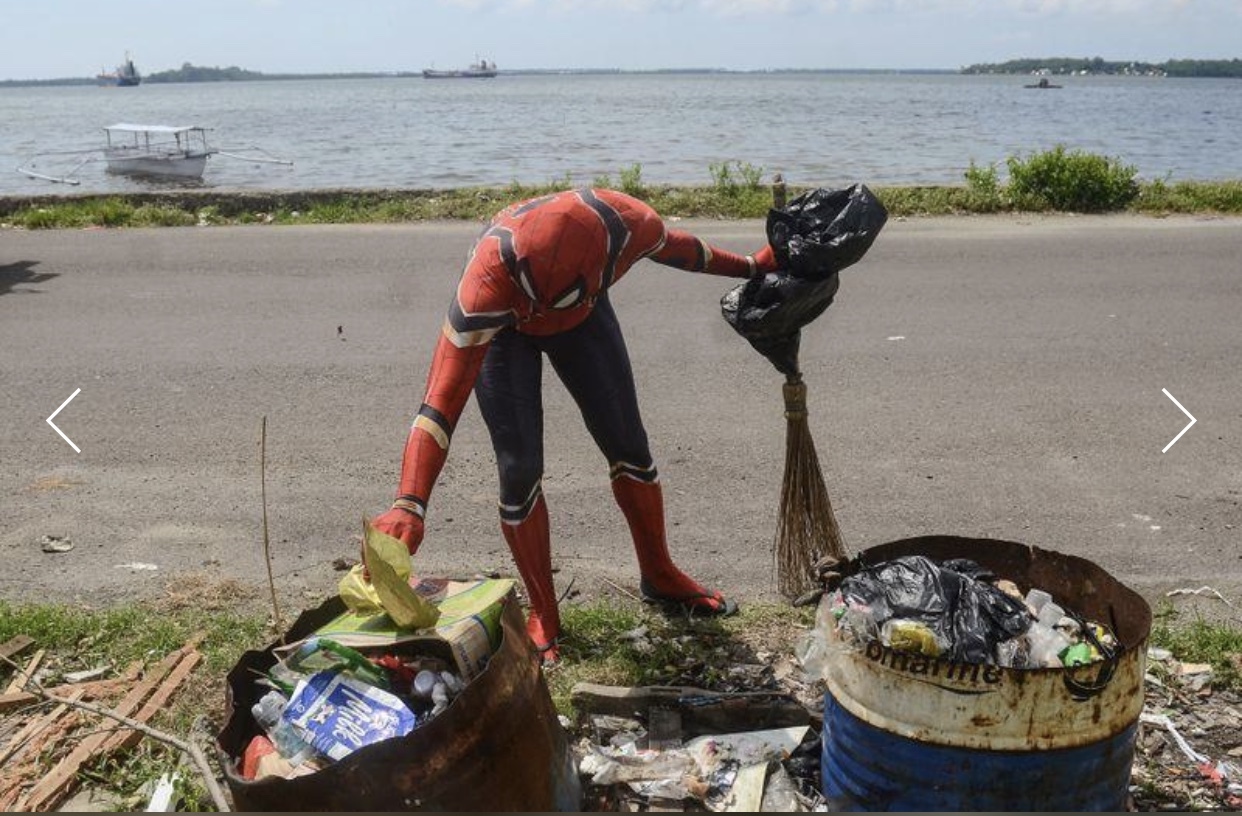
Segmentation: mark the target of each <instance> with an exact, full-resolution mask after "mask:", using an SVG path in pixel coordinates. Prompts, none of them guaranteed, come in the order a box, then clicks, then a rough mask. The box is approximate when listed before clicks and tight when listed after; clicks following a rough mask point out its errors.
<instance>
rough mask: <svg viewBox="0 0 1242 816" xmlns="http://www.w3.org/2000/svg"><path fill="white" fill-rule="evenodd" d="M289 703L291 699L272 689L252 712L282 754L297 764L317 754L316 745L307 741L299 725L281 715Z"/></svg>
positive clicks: (252, 707)
mask: <svg viewBox="0 0 1242 816" xmlns="http://www.w3.org/2000/svg"><path fill="white" fill-rule="evenodd" d="M288 704H289V701H288V700H286V699H285V698H284V695H282V694H281V693H280V692H279V691H276V690H272V691H269V692H268V693H267V694H264V695H263V696H262V697H260V698H259V702H257V703H255V704H254V705H253V706H251V707H250V713H251V714H253V715H254V719H255V722H257V723H258V724H259V725H260V726H261V727H262V728H263V730H264V732H266V733H267V738H268V739H270V740H271V741H272V744H273V745H275V746H276V750H277V751H279V752H280V755H281V756H283V757H284V758H285V759H287V760H289V764H290V765H294V766H297V765H301V764H302V763H303V762H305V761H306V760H308V759H310V758H311V757H312V756H314V755H315V747H314V746H313V745H311V744H310V743H309V742H307V741H306V738H305V737H303V736H302V733H301V732H300V731H299V730H298V728H297V726H295V725H293V724H292V723H290V722H289V721H288V720H286V719H285V718H284V717H282V716H281V714H283V713H284V710H285V706H287V705H288Z"/></svg>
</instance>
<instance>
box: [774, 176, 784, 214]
mask: <svg viewBox="0 0 1242 816" xmlns="http://www.w3.org/2000/svg"><path fill="white" fill-rule="evenodd" d="M772 206H773V208H775V209H778V210H783V209H785V177H784V176H782V175H781V174H780V173H777V174H776V175H775V176H773V177H772Z"/></svg>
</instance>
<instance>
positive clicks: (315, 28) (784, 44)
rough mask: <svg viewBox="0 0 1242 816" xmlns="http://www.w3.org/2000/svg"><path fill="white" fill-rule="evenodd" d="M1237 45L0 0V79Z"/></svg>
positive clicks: (576, 13) (1159, 22)
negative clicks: (126, 65) (191, 69)
mask: <svg viewBox="0 0 1242 816" xmlns="http://www.w3.org/2000/svg"><path fill="white" fill-rule="evenodd" d="M127 52H128V53H129V54H130V55H131V56H132V57H133V59H134V62H135V63H136V64H137V66H138V69H139V71H141V72H142V73H152V72H156V71H165V70H170V69H173V68H178V67H180V66H181V65H182V64H183V63H186V62H189V63H192V64H194V65H200V66H212V67H222V68H223V67H228V66H238V67H240V68H245V69H248V70H252V71H261V72H264V73H352V72H396V71H418V70H421V69H423V68H427V67H436V68H456V67H464V66H465V65H466V64H468V63H470V62H472V61H474V60H475V59H476V58H478V57H481V58H485V59H488V60H490V61H493V62H496V63H497V64H498V65H499V66H500V68H501V70H504V69H531V68H548V69H558V68H561V69H565V68H594V69H622V70H654V69H668V68H724V69H732V70H763V69H781V68H793V69H906V70H910V69H949V70H954V69H957V68H960V67H962V66H965V65H970V64H973V63H979V62H1003V61H1005V60H1008V59H1015V58H1019V57H1056V56H1068V57H1096V56H1098V57H1102V58H1104V59H1106V60H1138V61H1145V62H1163V61H1165V60H1168V59H1182V58H1188V59H1232V58H1234V57H1242V0H348V1H347V0H211V1H210V2H205V3H203V2H199V3H184V2H169V0H158V2H157V0H108V2H98V0H0V79H53V78H61V77H85V76H93V75H94V74H95V73H98V72H99V71H100V69H101V68H107V69H109V70H111V69H112V68H113V67H114V66H115V65H116V63H118V62H120V61H121V60H122V58H123V57H124V56H125V54H126V53H127Z"/></svg>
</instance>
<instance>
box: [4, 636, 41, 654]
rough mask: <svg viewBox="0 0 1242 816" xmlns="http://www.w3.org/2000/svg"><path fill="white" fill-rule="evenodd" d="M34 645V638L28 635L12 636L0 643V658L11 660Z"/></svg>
mask: <svg viewBox="0 0 1242 816" xmlns="http://www.w3.org/2000/svg"><path fill="white" fill-rule="evenodd" d="M32 643H34V638H32V637H31V636H30V635H14V636H13V637H11V638H9V639H8V640H6V641H5V642H4V643H0V658H12V657H16V656H17V655H19V654H21V653H22V652H24V651H25V650H26V649H28V648H29V647H30V644H32Z"/></svg>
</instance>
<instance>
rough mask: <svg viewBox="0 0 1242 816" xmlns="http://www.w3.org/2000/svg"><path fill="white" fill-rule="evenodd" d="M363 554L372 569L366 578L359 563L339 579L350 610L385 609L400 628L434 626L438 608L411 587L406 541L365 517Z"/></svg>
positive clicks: (363, 524)
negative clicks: (367, 578) (373, 524)
mask: <svg viewBox="0 0 1242 816" xmlns="http://www.w3.org/2000/svg"><path fill="white" fill-rule="evenodd" d="M362 526H363V541H362V547H363V557H364V558H365V560H366V564H367V568H368V570H369V571H370V573H371V580H370V581H369V582H368V581H367V580H366V578H365V577H364V576H363V567H362V565H361V564H359V565H357V566H355V567H354V568H353V569H351V570H350V571H349V573H348V574H347V575H346V576H345V577H344V578H342V579H341V582H340V585H339V587H338V590H339V591H340V593H341V600H343V601H344V602H345V605H346V606H348V607H349V608H350V609H351V610H352V611H354V612H358V613H360V614H365V613H366V612H367V611H375V612H379V611H384V612H387V613H388V616H389V617H391V618H392V619H393V621H394V622H395V623H396V624H397V626H398V627H400V628H402V629H426V628H428V627H430V626H435V624H436V621H437V620H439V619H440V610H439V609H438V608H436V606H435V605H434V604H432V603H429V602H428V601H426V600H425V599H423V598H420V597H419V596H418V594H417V593H415V592H414V590H413V589H412V588H411V587H410V553H409V550H407V549H406V547H405V545H404V544H402V543H401V542H400V541H398V540H397V539H395V538H393V537H392V536H390V535H386V534H385V533H381V532H380V531H379V530H376V529H375V528H374V527H372V526H371V523H370V522H369V521H366V520H364V521H363V523H362Z"/></svg>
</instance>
